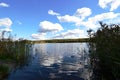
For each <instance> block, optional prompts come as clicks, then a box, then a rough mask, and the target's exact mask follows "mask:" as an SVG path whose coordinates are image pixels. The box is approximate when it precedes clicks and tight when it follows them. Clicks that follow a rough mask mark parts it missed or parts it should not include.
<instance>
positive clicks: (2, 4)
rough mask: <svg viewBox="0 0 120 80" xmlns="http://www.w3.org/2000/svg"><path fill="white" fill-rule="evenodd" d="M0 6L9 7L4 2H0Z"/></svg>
mask: <svg viewBox="0 0 120 80" xmlns="http://www.w3.org/2000/svg"><path fill="white" fill-rule="evenodd" d="M0 7H9V5H8V4H6V3H3V2H1V3H0Z"/></svg>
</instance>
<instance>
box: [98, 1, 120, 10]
mask: <svg viewBox="0 0 120 80" xmlns="http://www.w3.org/2000/svg"><path fill="white" fill-rule="evenodd" d="M99 6H100V7H101V8H103V9H104V8H107V7H108V6H110V11H113V10H115V9H117V8H118V7H119V6H120V0H99Z"/></svg>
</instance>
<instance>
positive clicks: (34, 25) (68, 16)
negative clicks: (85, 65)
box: [0, 0, 120, 40]
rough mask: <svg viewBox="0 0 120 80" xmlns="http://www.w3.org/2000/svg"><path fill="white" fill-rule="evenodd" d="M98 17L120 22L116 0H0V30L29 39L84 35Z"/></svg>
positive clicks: (92, 27) (118, 2)
mask: <svg viewBox="0 0 120 80" xmlns="http://www.w3.org/2000/svg"><path fill="white" fill-rule="evenodd" d="M98 21H103V22H107V23H120V1H119V0H64V1H62V0H0V33H1V32H2V31H11V34H12V35H16V38H25V39H30V40H41V39H63V38H83V37H87V32H86V31H87V30H88V29H90V28H91V29H93V30H96V29H98V28H99V27H100V26H99V24H98Z"/></svg>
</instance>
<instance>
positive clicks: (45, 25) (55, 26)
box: [39, 21, 63, 33]
mask: <svg viewBox="0 0 120 80" xmlns="http://www.w3.org/2000/svg"><path fill="white" fill-rule="evenodd" d="M39 26H40V32H41V33H47V32H59V31H61V30H63V27H62V26H61V25H60V24H59V23H52V22H50V21H42V22H40V24H39Z"/></svg>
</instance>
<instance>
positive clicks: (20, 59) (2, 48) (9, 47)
mask: <svg viewBox="0 0 120 80" xmlns="http://www.w3.org/2000/svg"><path fill="white" fill-rule="evenodd" d="M30 46H31V44H30V42H29V41H28V40H17V41H14V40H12V38H10V37H8V38H6V39H5V38H4V34H2V38H1V40H0V75H4V73H9V71H10V66H11V65H12V64H15V66H20V65H22V64H25V63H26V61H28V58H29V55H30V54H29V51H30ZM8 63H10V64H8ZM15 66H14V67H15ZM0 79H1V76H0Z"/></svg>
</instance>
